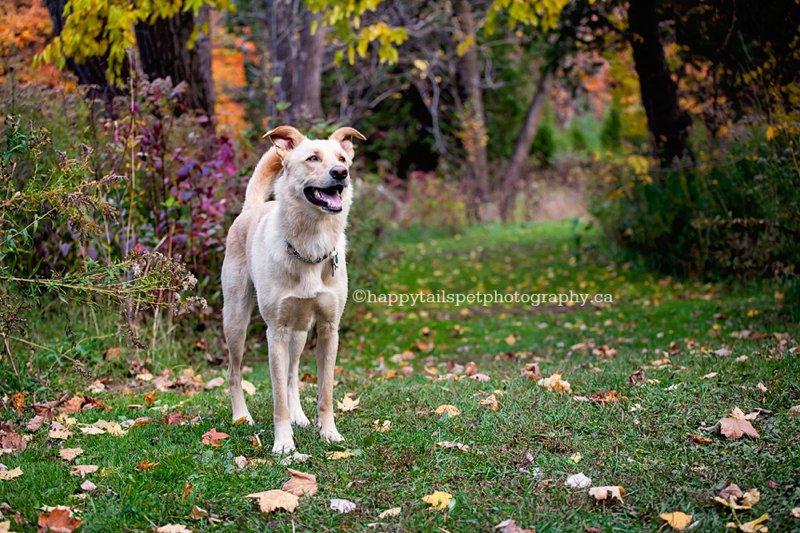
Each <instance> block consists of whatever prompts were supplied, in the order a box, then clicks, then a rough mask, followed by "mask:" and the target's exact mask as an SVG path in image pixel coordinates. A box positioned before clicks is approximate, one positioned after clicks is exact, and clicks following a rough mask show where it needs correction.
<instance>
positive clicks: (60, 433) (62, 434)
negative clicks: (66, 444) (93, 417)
mask: <svg viewBox="0 0 800 533" xmlns="http://www.w3.org/2000/svg"><path fill="white" fill-rule="evenodd" d="M71 436H72V432H71V431H70V430H68V429H67V428H65V427H64V426H63V425H61V424H59V423H58V422H53V423H52V424H51V425H50V431H49V432H48V433H47V437H48V438H51V439H59V440H66V439H68V438H70V437H71Z"/></svg>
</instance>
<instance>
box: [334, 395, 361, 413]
mask: <svg viewBox="0 0 800 533" xmlns="http://www.w3.org/2000/svg"><path fill="white" fill-rule="evenodd" d="M360 402H361V398H356V399H355V400H354V399H353V398H351V397H350V396H345V397H344V398H342V401H340V402H339V401H337V402H336V407H338V408H339V410H340V411H343V412H345V413H346V412H348V411H353V410H354V409H355V408H356V407H358V404H359V403H360Z"/></svg>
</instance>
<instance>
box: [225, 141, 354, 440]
mask: <svg viewBox="0 0 800 533" xmlns="http://www.w3.org/2000/svg"><path fill="white" fill-rule="evenodd" d="M265 137H269V139H270V140H271V141H272V144H273V146H272V147H271V148H270V149H269V150H268V151H267V152H266V153H265V154H264V155H263V156H262V158H261V160H260V161H259V162H258V165H256V168H255V171H254V172H253V176H252V177H251V178H250V181H249V182H248V184H247V191H246V193H245V200H244V204H243V207H242V212H241V214H240V215H239V216H238V217H237V218H236V220H235V221H234V222H233V224H232V226H231V228H230V230H229V231H228V236H227V239H226V247H225V260H224V262H223V265H222V277H221V280H222V294H223V300H224V305H223V311H222V314H223V331H224V335H225V341H226V343H227V345H228V362H229V367H228V385H229V387H230V395H231V406H232V409H233V420H234V422H239V423H241V422H246V423H248V424H251V425H252V424H253V417H252V416H250V412H249V411H248V409H247V405H246V403H245V400H244V394H243V393H242V371H241V366H242V353H243V352H244V344H245V337H246V335H247V326H248V324H249V322H250V316H251V314H252V311H253V304H254V303H257V304H258V310H259V312H260V314H261V317H262V318H263V319H264V321H265V322H266V324H267V345H268V349H269V370H270V376H271V380H272V400H273V419H274V423H275V441H274V445H273V447H272V451H273V453H277V454H282V453H287V452H291V451H292V450H294V449H295V445H294V436H293V432H292V424H294V425H297V426H300V427H306V426H308V425H309V420H308V418H307V417H306V415H305V414H304V413H303V408H302V406H301V405H300V390H299V383H298V368H299V364H300V354H301V353H302V351H303V348H304V347H305V343H306V337H307V335H308V332H309V330H310V329H311V328H312V327H315V328H316V333H317V345H316V358H317V382H318V400H317V426H318V427H319V432H320V436H321V437H322V438H323V439H324V440H327V441H329V442H334V441H341V440H343V437H342V435H341V434H340V433H339V431H338V430H337V429H336V422H335V421H334V416H333V381H334V378H333V372H334V367H335V364H336V354H337V350H338V344H339V321H340V319H341V316H342V312H343V310H344V306H345V302H346V300H347V262H346V261H345V244H346V238H345V228H346V226H347V215H348V213H349V211H350V205H351V203H352V201H353V185H352V180H351V177H350V165H351V164H352V162H353V156H354V147H353V138H357V139H360V140H362V141H365V140H366V138H365V137H364V136H363V135H362V134H361V133H359V132H358V131H356V130H355V129H353V128H349V127H344V128H339V129H338V130H336V131H335V132H334V133H333V134H332V135H331V136H330V137H329V138H328V139H320V140H312V139H308V138H306V137H305V135H303V134H302V133H300V131H298V130H297V129H296V128H294V127H292V126H279V127H277V128H275V129H274V130H272V131H270V132H268V133H267V134H266V135H265ZM273 193H274V196H275V200H274V201H268V200H269V197H270V196H271V195H272V194H273Z"/></svg>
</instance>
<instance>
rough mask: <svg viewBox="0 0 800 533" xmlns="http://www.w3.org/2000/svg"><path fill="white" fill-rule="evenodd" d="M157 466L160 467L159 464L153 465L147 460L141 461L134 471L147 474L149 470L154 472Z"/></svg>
mask: <svg viewBox="0 0 800 533" xmlns="http://www.w3.org/2000/svg"><path fill="white" fill-rule="evenodd" d="M157 466H158V463H157V462H156V463H153V462H151V461H148V460H147V459H142V460H141V461H139V464H138V465H136V466H135V467H134V468H133V469H134V470H135V471H137V472H145V471H147V470H152V469H154V468H155V467H157Z"/></svg>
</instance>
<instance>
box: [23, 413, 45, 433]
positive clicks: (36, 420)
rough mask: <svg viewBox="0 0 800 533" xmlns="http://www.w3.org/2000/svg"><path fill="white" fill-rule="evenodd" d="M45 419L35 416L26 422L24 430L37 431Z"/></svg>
mask: <svg viewBox="0 0 800 533" xmlns="http://www.w3.org/2000/svg"><path fill="white" fill-rule="evenodd" d="M45 421H46V419H45V417H43V416H42V415H36V416H34V417H33V418H31V419H30V420H29V421H28V424H27V425H26V426H25V429H27V430H28V431H31V432H32V431H38V430H39V428H40V427H42V425H43V424H44V423H45Z"/></svg>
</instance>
